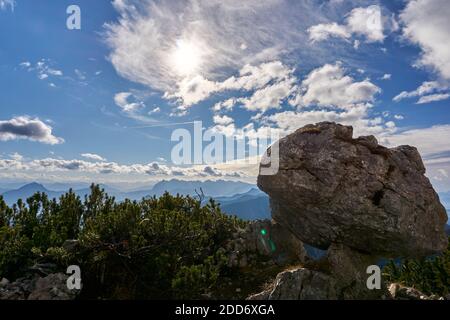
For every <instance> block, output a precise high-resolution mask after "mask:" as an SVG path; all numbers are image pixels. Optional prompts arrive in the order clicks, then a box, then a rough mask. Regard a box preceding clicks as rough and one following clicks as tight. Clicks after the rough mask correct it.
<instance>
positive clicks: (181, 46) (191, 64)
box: [170, 39, 202, 76]
mask: <svg viewBox="0 0 450 320" xmlns="http://www.w3.org/2000/svg"><path fill="white" fill-rule="evenodd" d="M201 57H202V51H201V49H200V46H199V45H198V44H196V43H195V42H194V41H186V40H181V39H180V40H178V41H177V42H176V45H175V48H174V49H173V52H172V54H171V55H170V64H171V66H172V68H173V69H174V71H175V72H176V73H177V74H178V75H180V76H191V75H194V74H195V73H197V72H198V71H199V69H200V65H201V60H202V59H201Z"/></svg>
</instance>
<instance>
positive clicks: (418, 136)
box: [384, 125, 450, 158]
mask: <svg viewBox="0 0 450 320" xmlns="http://www.w3.org/2000/svg"><path fill="white" fill-rule="evenodd" d="M448 141H450V125H436V126H432V127H429V128H423V129H411V130H406V131H403V132H398V133H396V134H395V135H393V136H389V137H387V138H386V140H385V141H384V142H385V143H386V144H388V145H390V146H400V145H412V146H417V147H418V149H419V151H420V152H421V153H422V154H423V156H424V157H425V158H427V157H430V156H432V155H435V154H440V153H445V152H450V144H449V143H448Z"/></svg>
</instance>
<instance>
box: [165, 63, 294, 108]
mask: <svg viewBox="0 0 450 320" xmlns="http://www.w3.org/2000/svg"><path fill="white" fill-rule="evenodd" d="M293 72H294V70H293V69H291V68H289V67H288V66H286V65H284V64H283V63H282V62H281V61H271V62H266V63H261V64H259V65H256V66H254V65H245V66H244V67H242V69H240V71H239V75H238V76H231V77H229V78H227V79H225V80H224V81H210V80H208V79H205V78H203V77H202V76H196V77H194V78H192V79H190V78H186V79H184V80H182V81H181V82H180V85H179V90H178V91H176V92H174V93H173V94H166V98H169V99H179V101H180V103H182V104H183V105H184V106H191V105H193V104H196V103H198V102H200V101H203V100H205V99H207V98H209V97H210V96H211V95H212V94H215V93H222V92H234V91H243V92H247V93H248V92H253V91H256V92H254V97H253V98H250V100H252V102H253V104H252V105H251V106H250V104H249V103H246V102H247V100H245V99H235V100H234V103H237V102H241V103H242V104H244V105H245V106H247V107H248V108H247V109H249V110H252V109H253V110H254V109H265V110H267V109H269V108H270V107H275V108H276V107H277V103H276V102H277V100H278V101H279V100H282V99H283V98H284V97H283V94H282V92H284V96H285V95H286V94H288V93H289V92H290V91H291V88H290V86H291V85H292V83H293V82H295V80H296V78H295V77H294V76H293ZM261 90H262V91H261ZM258 91H260V92H258ZM287 91H289V92H287ZM263 94H264V95H266V97H261V95H263ZM277 97H278V98H277ZM265 99H269V100H271V101H268V100H265ZM228 103H231V101H230V100H229V101H228ZM218 108H220V107H219V106H218ZM230 109H231V108H230Z"/></svg>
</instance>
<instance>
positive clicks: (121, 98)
mask: <svg viewBox="0 0 450 320" xmlns="http://www.w3.org/2000/svg"><path fill="white" fill-rule="evenodd" d="M114 102H115V104H116V105H117V106H118V107H119V108H121V109H122V110H123V111H125V112H134V111H137V110H138V109H141V108H143V107H145V104H144V102H142V101H138V100H136V97H135V96H134V95H133V94H132V93H131V92H119V93H117V94H116V95H115V96H114Z"/></svg>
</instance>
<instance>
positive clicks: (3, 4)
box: [0, 0, 16, 11]
mask: <svg viewBox="0 0 450 320" xmlns="http://www.w3.org/2000/svg"><path fill="white" fill-rule="evenodd" d="M15 5H16V2H15V1H14V0H0V10H5V9H6V8H8V7H10V8H11V10H12V11H14V7H15Z"/></svg>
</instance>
